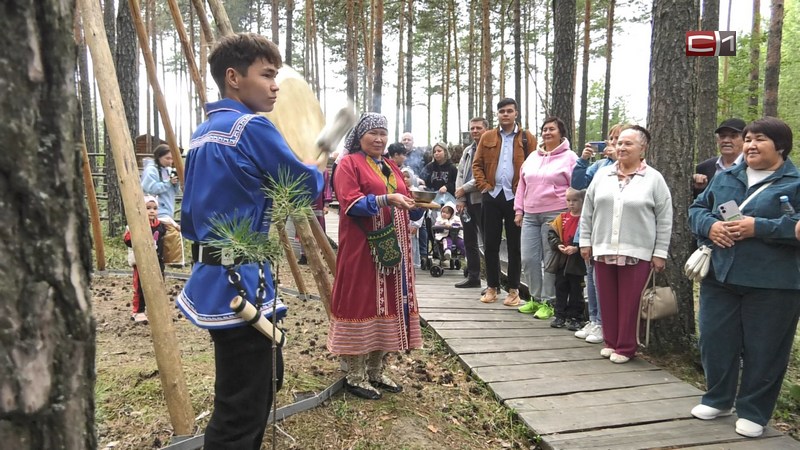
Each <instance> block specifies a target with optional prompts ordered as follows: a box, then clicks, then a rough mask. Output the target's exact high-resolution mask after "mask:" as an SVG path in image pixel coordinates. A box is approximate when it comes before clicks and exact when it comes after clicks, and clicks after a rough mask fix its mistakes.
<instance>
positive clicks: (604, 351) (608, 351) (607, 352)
mask: <svg viewBox="0 0 800 450" xmlns="http://www.w3.org/2000/svg"><path fill="white" fill-rule="evenodd" d="M613 354H614V349H613V348H608V347H606V348H604V349H602V350H600V356H602V357H603V358H610V357H611V355H613Z"/></svg>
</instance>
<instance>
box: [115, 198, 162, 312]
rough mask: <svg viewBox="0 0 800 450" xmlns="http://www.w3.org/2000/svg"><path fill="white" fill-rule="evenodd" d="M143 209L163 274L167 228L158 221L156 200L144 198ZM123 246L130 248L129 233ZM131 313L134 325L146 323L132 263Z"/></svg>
mask: <svg viewBox="0 0 800 450" xmlns="http://www.w3.org/2000/svg"><path fill="white" fill-rule="evenodd" d="M144 203H145V207H146V208H147V218H148V219H150V231H151V232H152V233H153V240H154V241H155V246H156V254H157V255H158V265H159V266H160V267H161V274H162V276H163V274H164V235H165V234H166V233H167V228H166V227H165V226H164V224H163V223H161V222H159V220H158V200H157V199H156V197H154V196H152V195H145V196H144ZM124 239H125V245H127V246H128V247H131V231H130V230H125V237H124ZM133 263H134V264H133V302H132V304H133V311H132V312H131V320H133V321H134V322H136V323H147V315H145V312H144V310H145V301H144V291H142V283H141V280H140V279H139V269H138V267H137V266H136V264H135V261H133Z"/></svg>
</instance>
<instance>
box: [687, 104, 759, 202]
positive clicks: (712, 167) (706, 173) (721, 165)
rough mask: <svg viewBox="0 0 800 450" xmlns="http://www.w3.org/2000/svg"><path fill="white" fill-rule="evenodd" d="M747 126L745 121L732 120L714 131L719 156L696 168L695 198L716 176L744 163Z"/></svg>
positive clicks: (693, 177)
mask: <svg viewBox="0 0 800 450" xmlns="http://www.w3.org/2000/svg"><path fill="white" fill-rule="evenodd" d="M745 126H747V124H746V123H745V121H744V120H742V119H738V118H731V119H728V120H725V121H724V122H722V123H721V124H720V125H719V127H718V128H717V129H716V130H714V134H715V135H716V137H717V147H718V148H719V156H714V157H711V158H708V159H707V160H705V161H703V162H701V163H700V164H698V165H697V166H696V167H695V170H694V175H692V194H693V197H694V198H697V196H698V195H700V193H701V192H703V190H704V189H705V188H706V186H708V184H709V183H711V179H712V178H714V175H716V174H718V173H720V172H722V171H723V170H727V169H730V168H731V167H733V166H735V165H736V164H739V163H740V162H741V161H742V149H743V148H744V139H743V138H742V130H744V127H745Z"/></svg>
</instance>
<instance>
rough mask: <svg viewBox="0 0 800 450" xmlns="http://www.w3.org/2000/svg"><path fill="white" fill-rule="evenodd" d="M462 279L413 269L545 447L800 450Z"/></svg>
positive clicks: (436, 311)
mask: <svg viewBox="0 0 800 450" xmlns="http://www.w3.org/2000/svg"><path fill="white" fill-rule="evenodd" d="M461 279H463V278H462V275H461V273H460V271H450V270H448V271H445V275H444V276H442V277H441V278H433V277H432V276H431V275H430V274H429V273H428V272H426V271H420V270H418V271H417V284H416V286H417V296H418V297H419V302H420V311H421V316H422V318H423V321H424V323H425V324H427V326H428V327H430V328H431V329H432V330H433V331H435V332H436V334H438V335H439V336H440V337H441V338H442V339H443V340H444V341H445V343H446V344H447V346H448V347H449V348H450V350H451V351H452V352H453V353H454V354H456V355H458V358H459V359H460V360H461V362H462V364H463V366H464V367H465V369H466V370H468V371H470V372H471V373H472V374H474V376H476V377H477V378H479V379H481V380H482V381H484V382H485V383H486V385H487V386H488V387H489V389H491V391H492V392H493V393H494V394H495V396H496V397H497V399H498V400H499V401H500V402H501V403H503V404H505V405H506V406H508V407H509V408H511V409H513V410H515V411H516V412H517V414H518V416H519V418H520V419H521V420H522V421H523V422H524V423H525V424H526V425H527V426H528V427H529V428H531V429H532V430H533V431H535V432H536V433H537V434H539V435H541V437H542V445H543V446H544V447H545V448H551V449H615V450H616V449H645V448H691V449H800V442H798V441H795V440H794V439H792V438H791V437H789V436H785V435H783V434H781V433H779V432H778V431H776V430H774V429H772V428H769V429H767V430H766V431H765V433H764V436H763V437H761V438H759V439H748V438H744V437H742V436H739V435H738V434H736V433H735V432H734V422H735V417H727V418H720V419H717V420H713V421H701V420H697V419H695V418H693V417H692V416H691V415H690V414H689V411H690V410H691V408H692V407H693V406H694V405H696V404H697V403H698V401H699V399H700V396H701V395H702V392H701V391H700V390H699V389H697V388H695V387H693V386H691V385H689V384H687V383H684V382H682V381H681V380H679V379H678V378H676V377H674V376H672V375H671V374H669V373H668V372H666V371H664V370H661V369H660V368H658V367H656V366H654V365H652V364H650V363H648V362H646V361H644V360H642V359H640V358H634V359H633V360H632V361H631V362H629V363H627V364H613V363H611V362H610V361H608V360H607V359H605V358H602V357H601V356H600V349H601V348H602V346H601V345H593V344H587V343H586V342H584V341H583V340H581V339H577V338H575V337H574V336H573V335H572V332H570V331H567V330H566V329H565V328H562V329H554V328H550V321H549V320H537V319H534V318H533V317H532V316H530V315H527V314H520V313H519V312H517V310H516V308H508V307H505V306H503V304H502V302H497V303H494V304H489V305H486V304H483V303H481V302H480V301H479V300H478V298H479V297H480V289H478V288H475V289H456V288H454V287H453V284H454V283H455V282H457V281H460V280H461Z"/></svg>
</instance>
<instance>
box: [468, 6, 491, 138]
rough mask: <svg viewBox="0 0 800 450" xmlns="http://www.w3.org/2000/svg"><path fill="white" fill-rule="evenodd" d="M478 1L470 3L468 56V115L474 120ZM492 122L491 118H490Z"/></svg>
mask: <svg viewBox="0 0 800 450" xmlns="http://www.w3.org/2000/svg"><path fill="white" fill-rule="evenodd" d="M476 3H477V0H470V2H469V36H468V39H469V41H468V42H469V46H468V53H469V56H467V115H469V118H470V119H472V118H473V117H475V116H476V115H477V113H476V111H479V109H476V108H475V4H476ZM487 119H489V121H490V122H491V118H488V117H487Z"/></svg>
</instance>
